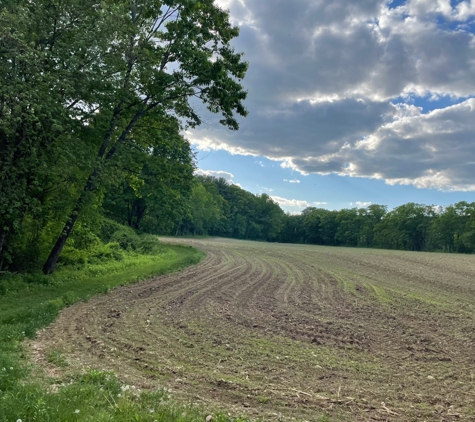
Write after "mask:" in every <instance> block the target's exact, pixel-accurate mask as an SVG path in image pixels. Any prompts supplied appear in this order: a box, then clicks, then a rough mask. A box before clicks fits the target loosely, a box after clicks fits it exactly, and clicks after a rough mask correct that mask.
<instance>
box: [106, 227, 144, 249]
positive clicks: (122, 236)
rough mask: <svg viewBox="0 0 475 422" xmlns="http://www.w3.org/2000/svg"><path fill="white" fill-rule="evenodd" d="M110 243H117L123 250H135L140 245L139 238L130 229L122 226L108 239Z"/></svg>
mask: <svg viewBox="0 0 475 422" xmlns="http://www.w3.org/2000/svg"><path fill="white" fill-rule="evenodd" d="M110 241H111V242H117V243H118V244H119V245H120V247H121V248H122V249H124V250H133V251H135V250H137V249H138V248H139V244H140V238H139V236H138V235H137V233H135V232H134V231H133V230H132V229H131V228H130V227H125V226H122V227H121V228H120V229H119V230H117V231H115V232H114V233H113V235H112V236H111V238H110Z"/></svg>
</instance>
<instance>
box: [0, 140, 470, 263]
mask: <svg viewBox="0 0 475 422" xmlns="http://www.w3.org/2000/svg"><path fill="white" fill-rule="evenodd" d="M168 139H169V142H165V140H162V144H161V145H162V147H161V148H159V147H158V146H156V147H155V149H154V151H153V153H150V152H149V151H146V150H142V151H140V150H137V151H136V153H137V154H138V157H135V160H131V161H129V163H128V164H129V166H130V167H129V166H126V167H125V168H121V171H120V172H119V171H117V172H116V178H111V179H109V181H110V184H108V185H104V186H103V187H102V190H101V191H99V193H98V195H96V197H95V198H94V200H91V201H90V202H89V203H88V204H87V206H86V207H85V211H84V212H83V214H82V215H81V218H80V219H79V220H78V223H77V224H76V226H75V229H74V231H73V232H72V234H71V236H70V237H69V238H68V240H67V243H66V247H65V248H64V251H63V252H62V254H61V257H60V260H59V262H60V263H61V262H62V263H66V264H68V263H69V264H75V263H84V262H87V260H88V259H90V258H91V257H92V258H93V259H96V260H97V259H101V257H106V258H107V257H111V256H112V257H114V256H116V255H117V257H118V259H120V254H117V253H116V251H117V250H118V248H119V249H136V248H139V249H140V248H143V245H142V244H141V243H140V242H139V241H138V239H137V238H136V235H135V233H136V232H141V233H150V234H158V235H210V236H223V237H231V238H237V239H249V240H261V241H270V242H283V243H305V244H315V245H330V246H352V247H375V248H387V249H401V250H411V251H444V252H463V253H473V252H475V203H467V202H459V203H457V204H455V205H451V206H448V207H435V206H428V205H420V204H415V203H408V204H405V205H401V206H399V207H397V208H395V209H394V210H392V211H390V212H388V210H387V207H386V206H385V205H376V204H373V205H369V206H368V207H366V208H351V209H342V210H340V211H330V210H326V209H322V208H314V207H308V208H306V209H305V210H303V212H302V213H301V214H299V215H291V214H288V213H285V212H284V211H283V210H282V209H281V208H280V206H279V205H278V204H277V203H276V202H275V201H274V200H273V199H272V198H271V197H270V196H269V195H266V194H262V195H254V194H252V193H250V192H247V191H246V190H244V189H242V188H240V187H239V186H237V185H234V184H230V183H228V182H227V181H226V180H225V179H222V178H220V179H216V178H213V177H209V176H193V170H194V168H195V167H194V165H193V158H192V152H191V150H190V148H189V144H188V143H187V142H186V140H184V139H183V138H181V137H179V136H175V137H169V138H168ZM132 163H134V167H133V168H132V167H131V166H132ZM65 170H66V169H65ZM72 170H73V169H72ZM65 174H67V173H66V171H65V173H63V175H62V177H65ZM48 178H50V179H51V182H50V183H48V184H46V183H45V184H44V185H42V186H41V188H42V190H41V191H42V192H43V195H44V196H42V197H38V198H37V199H36V201H37V206H36V207H32V208H31V209H30V210H28V212H25V213H24V215H23V218H22V219H21V220H19V225H18V226H17V227H16V228H15V230H14V233H15V236H10V237H8V238H7V239H8V240H9V241H8V242H5V243H4V247H3V250H2V253H1V254H0V258H1V259H0V268H1V269H2V270H9V271H12V270H14V271H24V270H34V269H39V268H41V264H42V263H43V262H44V259H45V258H46V257H47V254H48V252H49V250H50V248H51V245H52V244H53V243H54V239H55V236H57V234H58V232H59V231H60V230H61V227H62V226H63V225H64V221H65V219H67V218H68V213H69V212H70V210H71V208H72V206H73V203H74V195H70V196H69V198H70V199H69V198H68V200H66V198H67V197H66V196H65V190H67V189H70V190H71V191H72V192H74V190H72V189H73V187H74V186H75V184H74V182H73V181H72V180H69V181H68V183H64V182H61V183H58V185H57V186H54V185H53V181H54V180H55V178H58V179H60V178H61V176H60V175H56V174H51V173H49V174H48ZM71 191H70V192H71ZM124 226H125V227H124Z"/></svg>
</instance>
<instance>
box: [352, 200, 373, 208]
mask: <svg viewBox="0 0 475 422" xmlns="http://www.w3.org/2000/svg"><path fill="white" fill-rule="evenodd" d="M350 205H351V206H353V202H350ZM354 205H356V206H357V207H358V208H366V207H369V206H370V205H371V202H362V201H356V202H355V203H354Z"/></svg>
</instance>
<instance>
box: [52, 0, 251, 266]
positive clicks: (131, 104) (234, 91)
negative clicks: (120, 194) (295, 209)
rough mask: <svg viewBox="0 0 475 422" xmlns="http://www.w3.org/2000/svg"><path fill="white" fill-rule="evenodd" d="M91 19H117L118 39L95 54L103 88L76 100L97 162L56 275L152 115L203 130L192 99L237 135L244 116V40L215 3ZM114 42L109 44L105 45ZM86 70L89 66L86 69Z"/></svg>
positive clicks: (68, 226)
mask: <svg viewBox="0 0 475 422" xmlns="http://www.w3.org/2000/svg"><path fill="white" fill-rule="evenodd" d="M90 13H91V14H97V15H98V16H100V17H101V16H108V17H109V18H110V17H112V18H113V20H114V22H115V23H114V32H113V34H112V35H109V34H107V33H106V38H104V35H103V34H101V33H97V34H96V35H97V38H98V40H100V41H99V42H96V43H95V44H93V45H92V46H91V47H90V48H91V49H92V50H93V51H95V52H96V58H97V61H98V63H99V68H100V69H101V71H100V76H101V80H102V81H104V82H103V83H98V84H97V85H95V86H91V87H90V91H89V97H88V98H87V99H84V98H82V97H78V98H72V99H71V102H72V103H73V104H74V103H75V104H76V105H77V108H79V109H80V110H84V109H86V110H94V113H90V115H89V116H88V119H87V121H86V122H85V124H87V126H88V129H89V130H90V136H91V137H92V138H93V140H94V142H95V143H96V144H97V157H96V160H95V164H94V166H93V167H92V168H91V172H90V175H89V177H88V179H87V181H86V182H85V186H84V189H83V191H82V193H81V195H80V197H79V199H78V200H77V202H76V205H75V206H74V208H73V210H72V212H71V213H70V215H69V217H68V219H67V221H66V223H65V225H64V228H63V230H62V232H61V234H60V235H59V237H58V239H57V241H56V242H55V245H54V247H53V249H52V250H51V253H50V255H49V257H48V259H47V261H46V263H45V265H44V267H43V271H44V273H46V274H49V273H51V272H53V271H54V268H55V265H56V262H57V260H58V257H59V255H60V253H61V251H62V249H63V247H64V244H65V243H66V240H67V239H68V237H69V236H70V234H71V232H72V230H73V228H74V225H75V223H76V221H77V219H78V217H79V216H80V214H81V212H82V210H83V209H84V206H85V205H86V204H87V201H88V199H89V198H90V197H91V194H92V193H93V192H95V191H96V190H97V189H98V186H99V185H100V183H101V179H102V177H103V173H104V171H105V169H107V167H110V166H111V165H112V164H113V163H114V160H115V159H116V156H117V152H118V150H119V149H121V148H125V147H128V146H133V144H134V132H135V130H136V125H137V123H138V122H139V121H141V120H142V119H144V118H146V117H148V116H150V115H151V113H153V116H154V117H155V118H156V119H161V118H166V116H167V115H174V116H177V117H178V118H181V119H184V120H185V121H186V122H187V124H188V125H190V126H192V127H193V126H196V125H199V124H200V123H201V119H200V116H199V115H198V114H197V113H196V111H195V109H194V107H193V104H192V101H191V100H192V99H193V100H195V99H199V100H200V101H201V102H203V103H204V104H205V105H206V106H207V108H208V109H209V110H210V111H211V112H213V113H220V114H221V115H222V119H221V120H220V123H221V124H223V125H225V126H227V127H228V128H230V129H232V130H236V129H238V123H237V120H236V118H235V116H234V113H238V114H240V115H243V116H244V115H246V110H245V108H244V106H243V105H242V101H243V100H244V99H245V98H246V92H245V91H244V90H243V88H242V86H241V85H240V82H239V81H240V80H241V79H242V78H243V77H244V75H245V72H246V70H247V63H245V62H244V61H242V55H241V54H239V53H236V52H235V51H234V49H233V48H232V47H231V45H230V41H231V40H232V39H233V38H234V37H236V36H237V35H238V33H239V30H238V28H236V27H233V26H232V25H231V24H230V22H229V17H228V14H227V12H225V11H223V10H221V9H220V8H219V7H217V6H216V5H215V4H214V2H213V0H202V1H200V2H197V1H189V0H145V1H138V0H132V1H131V0H120V1H114V2H102V3H98V4H97V5H96V7H94V8H91V10H90ZM107 37H109V38H107ZM87 67H88V65H86V68H87Z"/></svg>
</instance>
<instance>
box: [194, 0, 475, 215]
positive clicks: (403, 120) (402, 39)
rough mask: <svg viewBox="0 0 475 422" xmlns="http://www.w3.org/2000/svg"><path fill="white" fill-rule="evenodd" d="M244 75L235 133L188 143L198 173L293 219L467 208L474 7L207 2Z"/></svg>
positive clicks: (203, 130)
mask: <svg viewBox="0 0 475 422" xmlns="http://www.w3.org/2000/svg"><path fill="white" fill-rule="evenodd" d="M216 3H217V4H218V5H219V6H220V7H222V8H223V9H226V10H229V12H230V18H231V21H232V22H233V24H235V25H237V26H239V28H240V35H239V37H238V38H236V39H235V40H233V46H234V48H235V49H236V51H239V52H243V53H244V56H243V57H244V59H245V60H246V61H248V63H249V70H248V72H247V75H246V78H245V79H244V80H243V82H242V84H243V86H244V87H245V89H246V90H247V91H248V98H247V100H246V101H245V106H246V108H247V110H248V111H249V115H248V116H247V117H246V118H239V119H238V120H239V123H240V129H239V130H238V131H230V130H229V129H226V128H225V127H222V126H220V125H219V123H217V122H218V120H219V118H218V116H212V115H207V114H206V112H205V111H203V110H201V112H202V114H203V116H204V120H205V121H206V124H204V125H202V126H200V127H199V128H197V129H193V130H189V131H187V132H186V137H187V138H188V139H189V140H190V142H191V143H192V146H193V148H194V149H195V151H196V153H197V158H198V167H199V171H198V173H199V174H209V175H213V176H217V177H225V178H226V179H227V180H229V181H230V182H232V183H235V184H239V185H240V186H241V187H242V188H244V189H246V190H248V191H250V192H253V193H256V194H262V193H266V194H268V195H270V196H271V197H272V198H273V199H274V200H275V201H276V202H278V203H279V204H280V205H281V207H282V208H283V209H284V210H286V211H288V212H291V213H298V212H299V211H301V210H303V209H304V208H306V207H308V206H313V207H321V208H327V209H341V208H352V207H364V206H367V205H369V204H384V205H388V207H389V209H392V208H394V207H396V206H398V205H402V204H405V203H408V202H417V203H422V204H427V205H449V204H453V203H456V202H459V201H468V202H472V201H475V0H473V1H472V0H470V1H468V0H464V1H460V0H458V1H450V0H406V1H404V0H394V1H390V0H358V1H355V0H332V1H328V0H292V1H290V0H217V1H216Z"/></svg>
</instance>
